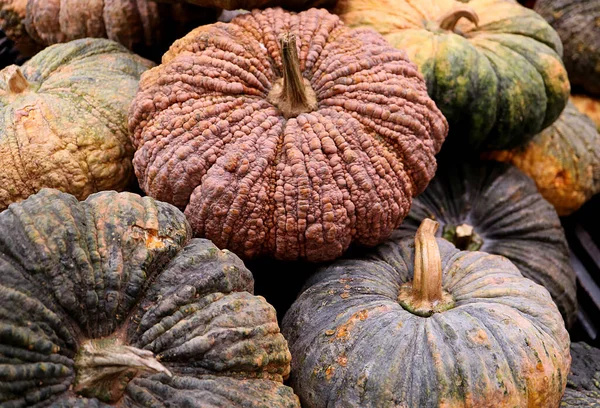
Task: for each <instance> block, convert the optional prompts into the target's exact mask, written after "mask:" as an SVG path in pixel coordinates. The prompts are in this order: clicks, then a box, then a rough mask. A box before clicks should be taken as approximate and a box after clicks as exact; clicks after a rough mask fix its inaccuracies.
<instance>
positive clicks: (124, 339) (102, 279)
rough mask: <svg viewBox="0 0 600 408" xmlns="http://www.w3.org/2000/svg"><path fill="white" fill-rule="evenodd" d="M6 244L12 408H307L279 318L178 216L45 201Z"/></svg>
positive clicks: (52, 196) (6, 389)
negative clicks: (292, 384) (292, 381)
mask: <svg viewBox="0 0 600 408" xmlns="http://www.w3.org/2000/svg"><path fill="white" fill-rule="evenodd" d="M0 231H1V233H0V378H1V379H2V383H1V385H0V405H2V406H3V407H23V406H36V407H48V406H51V407H104V408H108V407H110V406H118V407H130V408H136V407H139V408H141V407H150V406H151V407H155V408H159V407H165V408H166V407H184V406H188V407H210V408H216V407H223V408H225V407H233V406H244V407H252V408H258V407H261V408H271V407H286V408H298V407H299V403H298V398H297V397H296V396H295V395H294V393H293V391H292V389H291V388H289V387H286V386H284V385H283V384H282V381H283V379H284V378H285V377H287V375H288V373H289V370H290V352H289V350H288V348H287V343H286V341H285V339H284V338H283V336H282V335H281V333H280V332H279V326H278V324H277V319H276V313H275V309H273V307H272V306H271V305H269V304H268V303H267V302H266V301H265V299H264V298H262V297H258V296H253V295H252V292H253V283H254V282H253V278H252V274H251V273H250V271H249V270H248V269H246V268H245V267H244V264H243V262H242V261H241V260H240V259H239V258H238V257H237V256H235V255H234V254H233V253H231V252H229V251H221V250H219V249H218V248H217V247H215V246H214V245H213V244H212V243H211V242H210V241H208V240H206V239H191V228H190V226H189V224H188V223H187V221H186V219H185V217H184V215H183V214H182V213H181V212H180V211H179V210H177V209H176V208H175V207H173V206H171V205H169V204H166V203H162V202H158V201H155V200H153V199H151V198H149V197H144V198H141V197H140V196H138V195H135V194H132V193H116V192H102V193H97V194H93V195H91V196H90V197H88V199H87V200H85V201H83V202H78V201H77V199H76V198H75V197H73V196H71V195H68V194H65V193H61V192H59V191H58V190H53V189H43V190H42V191H40V192H39V193H38V194H36V195H33V196H31V197H30V198H28V199H27V200H25V201H23V202H21V203H17V204H12V205H11V206H10V207H9V208H8V209H7V210H5V211H4V212H2V213H0ZM106 404H109V405H106Z"/></svg>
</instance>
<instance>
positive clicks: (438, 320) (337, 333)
mask: <svg viewBox="0 0 600 408" xmlns="http://www.w3.org/2000/svg"><path fill="white" fill-rule="evenodd" d="M437 227H438V224H437V223H436V222H435V221H432V220H430V219H426V220H424V221H423V223H422V224H421V226H420V227H419V230H418V231H417V233H416V235H415V236H414V237H413V238H405V239H402V240H389V241H386V242H385V243H383V244H381V245H380V246H378V247H376V248H375V249H374V250H373V251H372V252H370V253H368V254H366V255H364V256H363V257H360V258H357V259H342V260H339V261H336V262H333V263H332V264H330V265H329V266H325V267H323V268H321V269H320V270H319V271H318V272H317V274H316V275H313V277H312V278H311V279H309V281H308V282H307V284H306V287H305V290H304V291H303V292H302V293H301V294H300V295H299V296H298V298H297V299H296V302H295V303H294V304H293V305H292V307H291V308H290V310H288V312H287V313H286V315H285V317H284V319H283V322H282V332H283V334H284V336H285V337H286V338H287V340H288V343H289V346H290V350H291V352H292V373H291V375H290V384H291V385H292V387H293V388H294V390H295V391H296V393H297V394H298V396H299V397H300V401H301V403H302V406H303V407H305V408H313V407H348V406H357V407H358V406H360V407H365V408H367V407H382V408H384V407H385V408H388V407H420V408H433V407H439V406H447V407H490V406H494V407H511V408H512V407H538V408H544V407H557V406H558V404H559V401H560V399H561V397H562V395H563V392H564V390H565V386H566V382H567V374H568V373H569V365H570V361H571V357H570V355H569V334H568V333H567V331H566V329H565V327H564V324H563V320H562V318H561V316H560V313H559V312H558V309H557V308H556V305H555V304H554V303H553V302H552V298H551V297H550V294H549V293H548V291H547V290H546V289H544V288H543V287H542V286H540V285H538V284H536V283H534V282H533V281H531V280H529V279H526V278H524V277H523V276H522V275H521V273H520V272H519V270H518V269H517V267H516V266H514V265H513V264H512V263H511V262H510V261H509V260H508V259H507V258H504V257H501V256H498V255H490V254H487V253H485V252H470V251H459V250H458V249H456V248H455V247H454V246H453V245H452V244H451V243H449V242H448V241H446V240H444V239H442V238H435V236H434V233H435V231H436V228H437Z"/></svg>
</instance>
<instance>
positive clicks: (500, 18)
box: [334, 0, 570, 151]
mask: <svg viewBox="0 0 600 408" xmlns="http://www.w3.org/2000/svg"><path fill="white" fill-rule="evenodd" d="M334 12H335V13H337V14H339V15H340V16H341V18H342V20H343V21H344V22H345V23H346V24H348V25H349V26H350V27H371V28H374V29H375V30H377V31H379V32H380V33H381V34H383V36H384V37H385V38H386V39H387V40H388V41H389V42H390V44H392V45H394V46H396V47H398V48H401V49H403V50H405V51H406V52H407V53H408V56H409V58H410V60H411V61H413V62H414V63H416V64H417V66H418V67H419V70H420V71H421V72H422V73H423V76H424V78H425V81H426V82H427V89H428V91H429V95H430V96H431V97H432V99H433V100H434V101H435V102H436V104H437V106H438V107H439V108H440V109H441V111H442V112H443V113H444V116H445V117H446V118H447V119H448V122H449V124H450V135H449V136H448V142H447V143H450V145H452V146H453V147H454V149H453V150H455V149H457V148H458V149H460V150H461V151H464V150H465V149H466V150H471V151H481V150H485V149H505V148H510V147H514V146H518V145H521V144H523V143H525V142H527V141H528V140H529V139H531V138H532V137H533V136H534V135H535V134H537V133H538V132H539V131H540V130H542V129H544V128H545V127H547V126H548V125H550V124H551V123H552V122H553V121H554V120H556V118H557V117H558V116H559V114H560V112H561V111H562V110H563V108H564V107H565V104H566V103H567V99H568V96H569V90H570V85H569V81H568V77H567V72H566V71H565V68H564V66H563V64H562V61H561V58H560V57H561V55H562V44H561V42H560V38H559V37H558V35H557V34H556V32H555V31H554V30H553V29H552V27H550V25H549V24H548V23H547V22H546V21H545V20H544V19H543V18H541V17H540V16H539V15H538V14H537V13H535V12H534V11H533V10H531V9H528V8H525V7H523V6H521V5H520V4H518V3H517V2H516V1H514V0H471V1H469V2H468V3H465V2H461V1H458V0H423V1H411V0H340V1H339V2H338V3H337V5H336V7H335V9H334Z"/></svg>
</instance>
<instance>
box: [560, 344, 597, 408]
mask: <svg viewBox="0 0 600 408" xmlns="http://www.w3.org/2000/svg"><path fill="white" fill-rule="evenodd" d="M571 358H572V364H571V372H570V373H569V377H568V379H567V389H566V390H565V395H564V397H563V399H562V401H561V403H560V406H561V408H575V407H580V408H600V349H597V348H595V347H591V346H590V345H588V344H586V343H584V342H577V343H572V344H571Z"/></svg>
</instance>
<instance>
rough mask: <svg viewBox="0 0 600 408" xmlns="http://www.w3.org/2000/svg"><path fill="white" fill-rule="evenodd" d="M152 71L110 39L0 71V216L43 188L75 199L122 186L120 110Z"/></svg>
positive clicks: (127, 147)
mask: <svg viewBox="0 0 600 408" xmlns="http://www.w3.org/2000/svg"><path fill="white" fill-rule="evenodd" d="M152 65H153V64H152V63H151V62H150V61H148V60H145V59H143V58H141V57H138V56H137V55H134V54H132V53H131V52H130V51H128V50H127V49H125V48H124V47H123V46H121V45H119V44H117V43H115V42H114V41H110V40H105V39H81V40H76V41H72V42H69V43H66V44H58V45H55V46H51V47H48V48H46V49H45V50H44V51H42V52H40V53H38V54H36V55H35V56H34V57H33V58H32V59H30V60H29V61H27V62H26V63H25V64H23V66H21V67H18V66H16V65H11V66H9V67H6V68H4V69H3V70H2V71H0V116H1V119H0V168H2V171H1V172H0V210H3V209H5V208H6V207H7V206H8V205H9V204H10V203H12V202H16V201H20V200H24V199H25V198H27V197H28V196H30V195H31V194H34V193H36V192H38V191H39V190H40V189H41V188H43V187H52V188H57V189H60V190H62V191H65V192H68V193H71V194H73V195H75V196H76V197H77V198H79V199H84V198H85V197H87V196H88V195H89V194H91V193H94V192H97V191H100V190H122V189H123V188H125V186H127V184H128V183H129V181H130V180H131V178H132V176H133V169H132V164H131V159H132V156H133V152H134V149H133V147H132V146H131V143H130V141H129V138H128V135H127V109H128V107H129V104H130V103H131V100H132V99H133V97H134V95H135V92H136V90H137V86H138V82H139V78H140V75H141V74H142V72H144V71H145V70H147V69H148V68H150V67H151V66H152Z"/></svg>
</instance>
